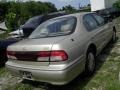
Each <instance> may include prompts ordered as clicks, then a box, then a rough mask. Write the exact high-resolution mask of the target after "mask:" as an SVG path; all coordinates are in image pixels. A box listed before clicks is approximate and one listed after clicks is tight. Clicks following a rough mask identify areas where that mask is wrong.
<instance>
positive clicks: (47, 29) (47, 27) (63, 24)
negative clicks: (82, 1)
mask: <svg viewBox="0 0 120 90" xmlns="http://www.w3.org/2000/svg"><path fill="white" fill-rule="evenodd" d="M76 21H77V19H76V18H75V17H63V18H57V19H52V20H48V21H46V22H44V23H43V24H41V25H39V26H38V28H37V29H35V31H33V33H32V34H31V35H30V36H29V38H45V37H54V36H61V35H62V36H63V35H68V34H70V33H72V32H73V30H74V29H75V27H76Z"/></svg>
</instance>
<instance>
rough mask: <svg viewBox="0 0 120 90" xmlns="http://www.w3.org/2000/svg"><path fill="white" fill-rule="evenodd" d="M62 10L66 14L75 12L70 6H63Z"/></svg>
mask: <svg viewBox="0 0 120 90" xmlns="http://www.w3.org/2000/svg"><path fill="white" fill-rule="evenodd" d="M62 10H64V11H67V12H70V13H73V12H76V9H75V8H74V7H72V6H71V5H68V6H64V7H63V8H62Z"/></svg>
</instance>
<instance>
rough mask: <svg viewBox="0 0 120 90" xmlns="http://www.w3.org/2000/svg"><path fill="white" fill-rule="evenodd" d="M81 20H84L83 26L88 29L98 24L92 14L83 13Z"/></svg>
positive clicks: (94, 27)
mask: <svg viewBox="0 0 120 90" xmlns="http://www.w3.org/2000/svg"><path fill="white" fill-rule="evenodd" d="M83 22H84V25H85V27H86V28H87V29H88V30H89V31H91V30H94V29H96V28H97V27H98V24H97V22H96V20H95V19H94V18H93V16H92V15H85V16H84V17H83Z"/></svg>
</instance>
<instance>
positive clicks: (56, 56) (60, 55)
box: [50, 50, 68, 61]
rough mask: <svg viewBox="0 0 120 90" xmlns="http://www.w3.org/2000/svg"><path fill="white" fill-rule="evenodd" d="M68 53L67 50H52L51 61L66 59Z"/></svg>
mask: <svg viewBox="0 0 120 90" xmlns="http://www.w3.org/2000/svg"><path fill="white" fill-rule="evenodd" d="M67 59H68V55H67V54H66V52H65V51H62V50H61V51H52V52H51V56H50V61H66V60H67Z"/></svg>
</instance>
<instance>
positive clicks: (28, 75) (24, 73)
mask: <svg viewBox="0 0 120 90" xmlns="http://www.w3.org/2000/svg"><path fill="white" fill-rule="evenodd" d="M20 74H21V75H22V78H24V79H32V73H31V72H28V71H20Z"/></svg>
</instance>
